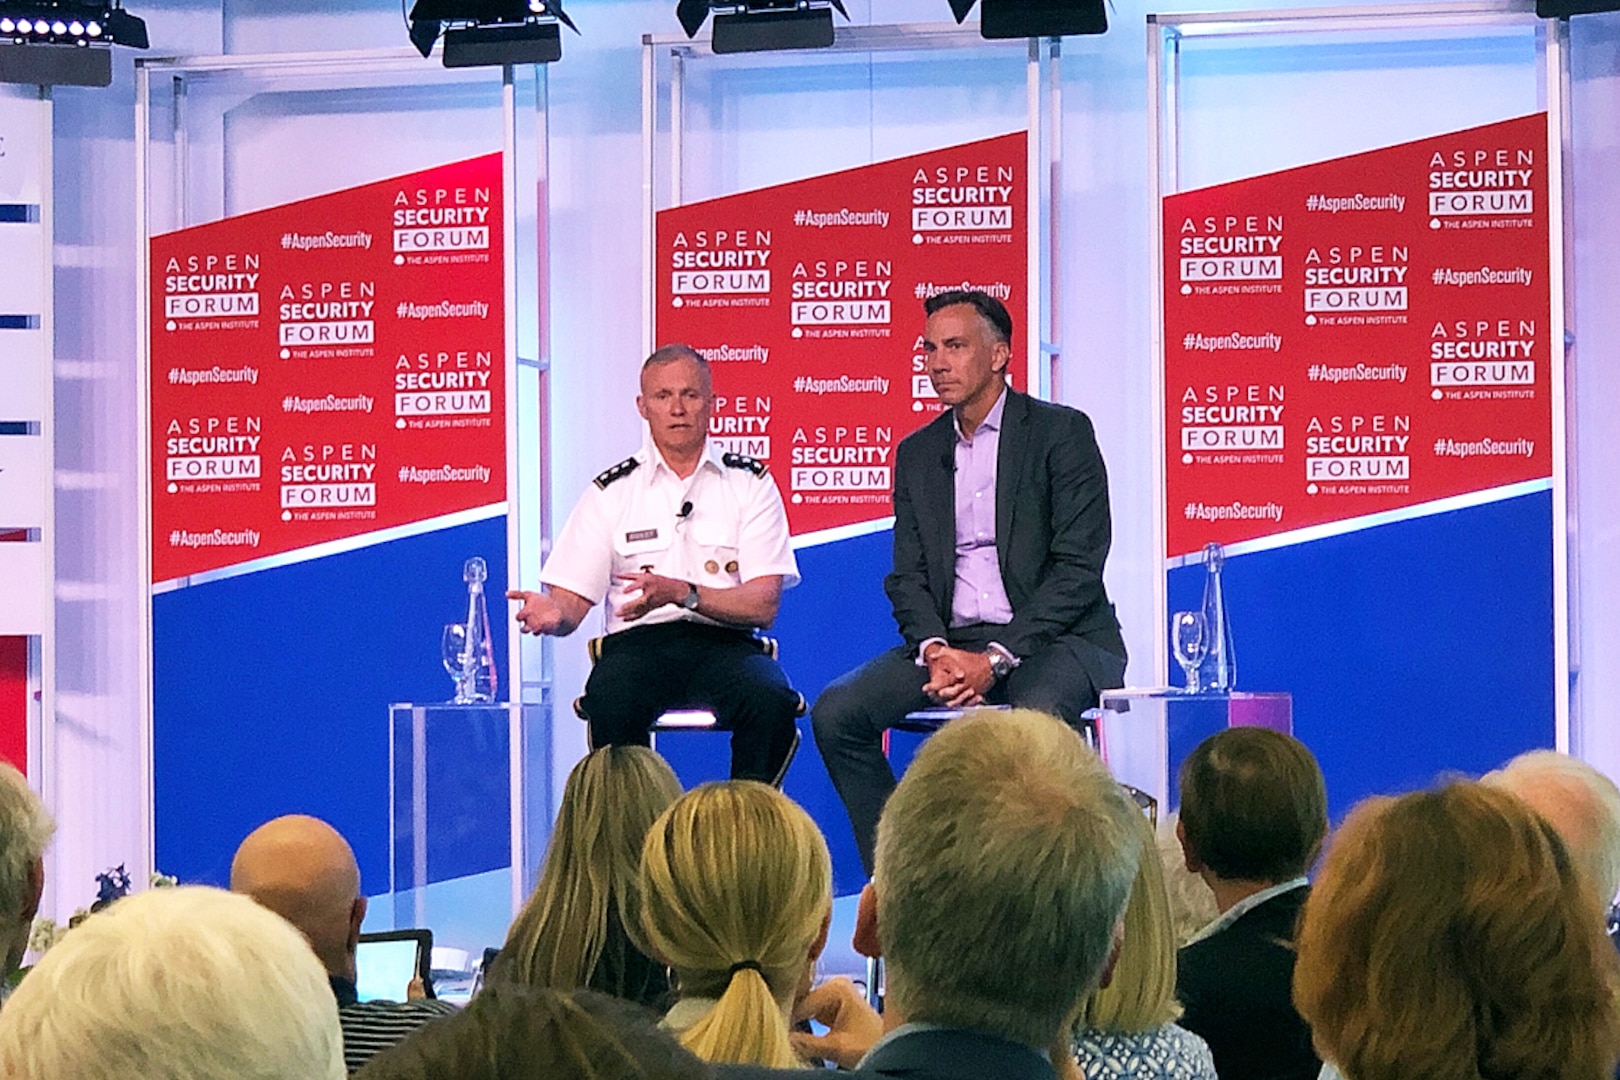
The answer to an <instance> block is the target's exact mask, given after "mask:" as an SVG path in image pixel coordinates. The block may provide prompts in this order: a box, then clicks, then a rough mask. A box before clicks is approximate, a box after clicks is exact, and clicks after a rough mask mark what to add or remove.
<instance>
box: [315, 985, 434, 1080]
mask: <svg viewBox="0 0 1620 1080" xmlns="http://www.w3.org/2000/svg"><path fill="white" fill-rule="evenodd" d="M331 981H332V994H333V996H335V997H336V998H337V1003H338V1024H339V1026H341V1027H342V1028H343V1064H344V1065H345V1066H347V1067H348V1070H349V1072H351V1073H353V1072H358V1071H359V1070H360V1067H361V1066H362V1065H364V1064H365V1063H366V1062H368V1061H370V1060H371V1058H372V1057H373V1056H374V1055H375V1054H377V1053H378V1052H379V1051H382V1050H386V1049H388V1048H389V1047H390V1046H393V1045H394V1044H395V1043H397V1042H399V1041H400V1040H402V1039H404V1038H405V1036H407V1035H409V1034H410V1033H411V1032H413V1031H415V1030H416V1029H417V1028H419V1027H421V1026H422V1025H423V1024H425V1023H427V1022H428V1021H430V1020H437V1019H439V1018H440V1017H442V1016H449V1015H451V1014H452V1013H455V1012H456V1011H457V1009H456V1007H455V1006H454V1005H451V1004H450V1003H449V1002H447V1001H405V1002H396V1001H361V1000H359V996H358V994H357V993H356V992H355V988H354V983H352V982H350V981H349V980H348V979H345V978H343V977H342V976H341V975H333V976H331Z"/></svg>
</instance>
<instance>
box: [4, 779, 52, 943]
mask: <svg viewBox="0 0 1620 1080" xmlns="http://www.w3.org/2000/svg"><path fill="white" fill-rule="evenodd" d="M55 832H56V822H54V821H52V820H51V815H50V811H48V810H46V809H45V804H44V803H42V802H40V801H39V796H38V795H36V794H34V792H33V789H31V788H30V787H29V786H28V780H27V779H26V778H25V777H24V776H23V774H22V773H20V772H18V771H17V770H16V769H14V768H12V767H11V766H10V765H8V764H7V763H5V762H3V761H0V921H4V922H11V921H13V920H15V919H17V918H19V917H20V916H21V915H22V912H23V908H24V906H25V905H27V903H28V901H29V899H30V898H29V896H28V872H29V870H30V869H32V868H33V866H34V864H35V863H37V862H39V860H40V859H41V858H42V857H44V855H45V849H46V848H47V847H48V846H50V842H51V836H52V835H53V834H54V833H55Z"/></svg>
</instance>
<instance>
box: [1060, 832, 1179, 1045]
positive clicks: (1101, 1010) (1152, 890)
mask: <svg viewBox="0 0 1620 1080" xmlns="http://www.w3.org/2000/svg"><path fill="white" fill-rule="evenodd" d="M1137 820H1138V824H1137V829H1136V831H1137V833H1138V836H1139V838H1140V839H1141V842H1142V857H1141V858H1140V859H1138V860H1137V863H1136V881H1135V882H1134V883H1132V885H1131V899H1130V902H1129V903H1128V904H1126V905H1125V935H1124V939H1123V941H1122V942H1121V944H1120V949H1119V962H1118V963H1116V964H1115V965H1114V977H1113V979H1112V980H1111V981H1110V982H1109V984H1108V985H1107V986H1104V987H1101V988H1099V989H1097V990H1093V991H1092V992H1091V996H1090V997H1088V998H1087V999H1086V1004H1085V1008H1084V1010H1082V1012H1081V1014H1080V1019H1081V1022H1082V1023H1083V1024H1084V1025H1085V1026H1086V1027H1088V1028H1092V1029H1093V1030H1096V1031H1109V1032H1117V1033H1119V1034H1124V1035H1134V1034H1138V1033H1140V1032H1145V1031H1154V1030H1156V1029H1158V1028H1161V1027H1163V1026H1164V1025H1165V1024H1168V1023H1170V1022H1171V1021H1172V1020H1174V1019H1175V1018H1176V1017H1178V1016H1180V1015H1181V1006H1180V1005H1179V1004H1177V1002H1176V942H1175V936H1174V931H1173V929H1172V927H1171V925H1170V897H1169V894H1168V893H1167V892H1166V891H1165V887H1164V868H1163V867H1162V866H1161V865H1160V863H1159V860H1158V859H1157V858H1156V857H1155V854H1154V851H1153V846H1154V837H1153V826H1152V825H1151V824H1149V823H1148V820H1147V818H1145V817H1142V816H1141V815H1140V814H1138V815H1137Z"/></svg>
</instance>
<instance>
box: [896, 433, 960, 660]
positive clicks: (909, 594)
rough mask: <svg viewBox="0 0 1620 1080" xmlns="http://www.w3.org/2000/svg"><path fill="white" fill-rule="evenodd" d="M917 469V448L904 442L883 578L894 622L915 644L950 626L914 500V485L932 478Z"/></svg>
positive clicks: (940, 634) (898, 459) (898, 457)
mask: <svg viewBox="0 0 1620 1080" xmlns="http://www.w3.org/2000/svg"><path fill="white" fill-rule="evenodd" d="M918 468H919V466H918V463H917V454H916V447H915V446H914V445H913V446H907V445H906V444H905V443H901V444H900V450H899V453H898V454H897V455H896V456H895V467H894V569H893V571H891V572H890V574H889V576H888V577H886V578H884V579H883V591H884V592H886V593H888V594H889V602H890V603H891V604H892V605H893V606H894V621H895V625H897V626H898V627H899V628H900V636H901V637H903V638H905V639H906V644H907V645H912V646H915V645H917V644H919V643H920V642H923V641H926V640H928V639H929V638H932V637H945V636H946V633H947V629H948V628H947V627H946V625H945V620H944V619H942V618H941V617H940V614H939V605H938V604H936V603H935V601H934V596H933V594H932V593H930V592H929V591H928V553H927V548H926V547H925V546H924V545H923V537H922V530H921V528H919V526H918V522H917V510H916V506H915V505H914V504H913V503H912V501H911V485H912V484H914V483H919V482H920V483H926V482H928V479H929V478H928V476H926V475H922V474H920V473H919V472H918Z"/></svg>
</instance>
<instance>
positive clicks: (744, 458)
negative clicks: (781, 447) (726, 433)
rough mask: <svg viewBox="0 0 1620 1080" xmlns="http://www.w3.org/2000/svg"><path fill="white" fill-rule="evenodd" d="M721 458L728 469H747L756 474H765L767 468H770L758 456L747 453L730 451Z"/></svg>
mask: <svg viewBox="0 0 1620 1080" xmlns="http://www.w3.org/2000/svg"><path fill="white" fill-rule="evenodd" d="M720 460H721V462H723V463H724V464H725V466H726V468H728V469H747V470H748V471H749V472H751V473H753V474H754V475H755V476H764V475H765V470H766V469H769V468H770V466H769V465H767V464H765V463H764V462H763V461H760V460H759V459H758V458H751V457H749V456H748V455H747V454H733V453H731V452H729V451H728V452H727V453H725V454H724V455H722V456H721V458H720Z"/></svg>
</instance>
